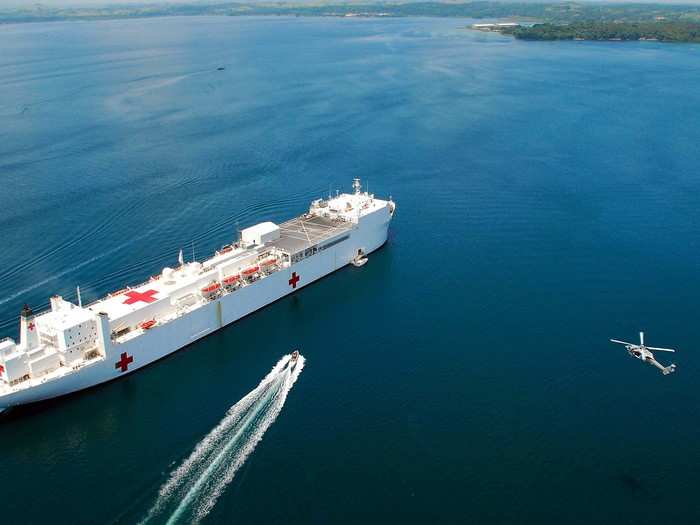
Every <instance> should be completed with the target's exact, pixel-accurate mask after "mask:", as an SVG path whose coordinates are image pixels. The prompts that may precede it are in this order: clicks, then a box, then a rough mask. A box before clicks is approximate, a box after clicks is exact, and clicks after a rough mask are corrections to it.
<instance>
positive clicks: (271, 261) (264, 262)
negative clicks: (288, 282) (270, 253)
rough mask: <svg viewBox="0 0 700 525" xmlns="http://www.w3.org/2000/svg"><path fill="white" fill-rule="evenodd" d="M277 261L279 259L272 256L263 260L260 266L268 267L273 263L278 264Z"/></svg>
mask: <svg viewBox="0 0 700 525" xmlns="http://www.w3.org/2000/svg"><path fill="white" fill-rule="evenodd" d="M276 263H277V259H276V258H274V257H270V258H269V259H265V260H264V261H262V262H261V263H260V266H262V267H263V268H267V267H269V266H272V265H273V264H276Z"/></svg>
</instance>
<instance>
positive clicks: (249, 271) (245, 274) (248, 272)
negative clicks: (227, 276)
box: [241, 264, 260, 277]
mask: <svg viewBox="0 0 700 525" xmlns="http://www.w3.org/2000/svg"><path fill="white" fill-rule="evenodd" d="M259 270H260V266H258V265H257V264H256V265H255V266H248V268H246V269H245V270H243V271H242V272H241V275H242V276H243V277H250V276H251V275H253V274H254V273H256V272H257V271H259Z"/></svg>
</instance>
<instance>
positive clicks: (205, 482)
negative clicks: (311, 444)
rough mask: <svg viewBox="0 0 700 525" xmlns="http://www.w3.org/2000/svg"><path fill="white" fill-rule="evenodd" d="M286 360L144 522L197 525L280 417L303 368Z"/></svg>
mask: <svg viewBox="0 0 700 525" xmlns="http://www.w3.org/2000/svg"><path fill="white" fill-rule="evenodd" d="M291 359H292V357H291V356H290V355H286V356H284V357H283V358H282V359H280V360H279V362H278V363H277V364H276V365H275V366H274V368H273V369H272V370H271V371H270V373H269V374H267V376H265V378H264V379H263V380H262V381H261V382H260V384H259V385H258V386H257V387H256V388H255V389H254V390H252V391H251V392H250V393H248V394H247V395H246V396H245V397H244V398H243V399H241V400H240V401H239V402H238V403H236V404H235V405H233V406H232V407H231V408H230V409H229V410H228V412H227V413H226V415H225V416H224V418H223V419H222V420H221V421H220V422H219V424H218V425H216V426H215V427H214V428H213V429H212V430H211V432H209V434H207V435H206V437H204V439H202V440H201V441H200V442H199V443H198V444H197V446H196V447H195V448H194V450H193V451H192V453H191V454H190V456H189V457H188V458H187V459H186V460H185V461H184V462H183V463H182V464H181V465H180V466H179V467H177V468H176V469H175V470H174V471H173V472H172V473H171V474H170V476H169V478H168V480H167V481H166V482H165V483H164V484H163V485H162V486H161V488H160V490H159V491H158V497H157V498H156V501H155V502H154V504H153V505H152V506H151V508H150V510H149V511H148V514H147V515H146V517H145V518H144V519H143V520H142V521H141V523H142V524H145V523H151V522H154V523H163V522H165V523H168V524H171V523H198V522H199V521H201V520H202V519H203V518H204V517H205V516H206V515H207V514H208V513H209V512H210V511H211V509H212V508H213V507H214V505H215V504H216V501H217V499H218V498H219V496H220V495H221V493H222V492H223V490H224V489H225V488H226V486H227V485H228V484H229V483H230V482H231V481H232V480H233V478H234V476H235V475H236V472H238V470H239V469H240V467H241V466H242V465H243V463H245V460H246V459H247V458H248V456H249V455H250V454H251V452H253V450H254V449H255V446H256V445H257V444H258V442H259V441H260V440H261V439H262V437H263V435H264V434H265V431H266V430H267V429H268V428H269V427H270V425H271V424H272V423H274V421H275V419H277V416H278V415H279V413H280V411H281V410H282V407H283V406H284V403H285V401H286V399H287V394H289V391H290V390H291V388H292V386H293V385H294V383H295V381H296V380H297V378H298V377H299V374H300V373H301V371H302V369H303V368H304V358H303V357H302V356H299V358H298V360H297V363H296V366H292V363H291V362H290V361H291Z"/></svg>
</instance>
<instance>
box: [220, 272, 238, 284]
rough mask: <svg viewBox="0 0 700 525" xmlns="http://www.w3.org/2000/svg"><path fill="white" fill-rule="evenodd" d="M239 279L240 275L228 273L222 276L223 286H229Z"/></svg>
mask: <svg viewBox="0 0 700 525" xmlns="http://www.w3.org/2000/svg"><path fill="white" fill-rule="evenodd" d="M240 279H241V276H240V275H229V276H228V277H226V278H224V280H223V281H222V282H223V283H224V285H225V286H231V285H232V284H236V283H237V282H238V281H239V280H240Z"/></svg>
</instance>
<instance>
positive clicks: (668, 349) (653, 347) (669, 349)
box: [647, 346, 675, 352]
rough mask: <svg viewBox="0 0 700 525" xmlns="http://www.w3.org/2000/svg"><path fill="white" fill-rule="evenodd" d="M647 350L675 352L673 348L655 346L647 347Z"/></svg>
mask: <svg viewBox="0 0 700 525" xmlns="http://www.w3.org/2000/svg"><path fill="white" fill-rule="evenodd" d="M647 348H648V349H649V350H658V351H659V352H675V350H674V349H673V348H658V347H656V346H647Z"/></svg>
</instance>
